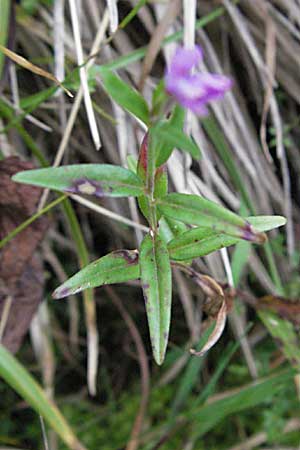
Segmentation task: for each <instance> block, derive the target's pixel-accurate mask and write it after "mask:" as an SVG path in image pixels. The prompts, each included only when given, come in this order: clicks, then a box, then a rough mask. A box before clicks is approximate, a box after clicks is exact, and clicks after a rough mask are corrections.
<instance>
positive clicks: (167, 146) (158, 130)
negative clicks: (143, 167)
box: [152, 122, 201, 167]
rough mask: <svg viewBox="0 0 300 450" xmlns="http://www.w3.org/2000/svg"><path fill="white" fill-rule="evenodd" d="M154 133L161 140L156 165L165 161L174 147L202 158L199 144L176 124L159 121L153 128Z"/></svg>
mask: <svg viewBox="0 0 300 450" xmlns="http://www.w3.org/2000/svg"><path fill="white" fill-rule="evenodd" d="M152 133H153V134H154V135H155V137H156V138H157V140H158V142H159V141H160V142H161V145H160V151H159V152H157V154H158V158H157V162H156V166H158V167H159V166H160V165H161V164H163V163H165V162H166V161H167V160H168V158H169V156H170V154H171V153H172V150H173V148H175V147H176V148H178V150H183V151H185V152H187V153H190V154H191V155H192V157H193V158H194V159H200V157H201V153H200V150H199V147H198V146H197V144H196V143H195V142H194V141H193V140H192V139H191V138H189V137H188V136H187V135H186V134H185V133H184V132H183V131H182V130H181V129H180V128H179V127H178V126H177V125H176V124H173V123H168V122H165V123H158V124H157V125H155V126H154V127H153V128H152Z"/></svg>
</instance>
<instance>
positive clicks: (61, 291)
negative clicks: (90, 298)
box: [52, 286, 71, 300]
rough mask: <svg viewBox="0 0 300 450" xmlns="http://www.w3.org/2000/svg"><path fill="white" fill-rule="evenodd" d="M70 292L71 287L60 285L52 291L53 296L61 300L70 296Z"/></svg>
mask: <svg viewBox="0 0 300 450" xmlns="http://www.w3.org/2000/svg"><path fill="white" fill-rule="evenodd" d="M70 294H71V292H70V289H69V288H67V287H63V286H60V287H58V288H57V289H55V291H54V292H53V293H52V297H53V298H54V299H56V300H59V299H60V298H64V297H68V296H69V295H70Z"/></svg>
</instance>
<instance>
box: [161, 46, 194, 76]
mask: <svg viewBox="0 0 300 450" xmlns="http://www.w3.org/2000/svg"><path fill="white" fill-rule="evenodd" d="M202 57H203V53H202V50H201V47H199V46H198V45H195V47H194V48H184V47H179V48H177V50H176V52H175V55H174V56H173V59H172V61H171V65H170V69H169V71H168V72H169V73H170V74H174V75H177V76H179V75H180V76H186V75H188V74H189V71H190V70H191V69H192V68H193V67H194V66H195V65H196V64H197V63H198V62H199V61H200V60H201V59H202Z"/></svg>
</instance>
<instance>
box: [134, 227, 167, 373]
mask: <svg viewBox="0 0 300 450" xmlns="http://www.w3.org/2000/svg"><path fill="white" fill-rule="evenodd" d="M140 268H141V282H142V288H143V294H144V298H145V303H146V312H147V318H148V324H149V331H150V338H151V343H152V351H153V356H154V359H155V361H156V362H157V364H159V365H161V364H162V363H163V360H164V357H165V353H166V348H167V344H168V337H169V329H170V319H171V300H172V274H171V266H170V261H169V255H168V250H167V247H166V244H165V243H164V242H163V241H162V239H161V238H160V237H159V236H158V235H154V236H151V235H150V234H148V235H146V236H145V238H144V240H143V242H142V244H141V248H140Z"/></svg>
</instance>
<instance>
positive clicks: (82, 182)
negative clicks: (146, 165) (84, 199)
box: [13, 164, 144, 197]
mask: <svg viewBox="0 0 300 450" xmlns="http://www.w3.org/2000/svg"><path fill="white" fill-rule="evenodd" d="M13 180H14V181H17V182H18V183H26V184H33V185H35V186H41V187H44V188H49V189H55V190H58V191H63V192H71V193H74V194H87V195H95V196H96V197H129V196H135V197H137V196H139V195H142V194H143V193H144V188H143V184H142V182H141V181H140V179H139V178H138V177H137V176H136V175H135V174H134V173H132V172H131V171H130V170H127V169H125V168H123V167H119V166H114V165H111V164H74V165H70V166H62V167H55V168H53V167H51V168H49V169H38V170H26V171H25V172H20V173H18V174H17V175H15V176H14V177H13Z"/></svg>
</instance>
